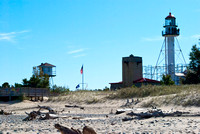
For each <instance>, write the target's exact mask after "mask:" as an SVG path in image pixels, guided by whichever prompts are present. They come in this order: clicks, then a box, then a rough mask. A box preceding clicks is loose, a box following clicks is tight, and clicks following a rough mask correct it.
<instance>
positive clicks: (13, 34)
mask: <svg viewBox="0 0 200 134" xmlns="http://www.w3.org/2000/svg"><path fill="white" fill-rule="evenodd" d="M26 32H29V31H28V30H23V31H19V32H9V33H0V40H6V41H10V42H13V41H14V38H15V37H16V36H17V35H18V34H23V33H26Z"/></svg>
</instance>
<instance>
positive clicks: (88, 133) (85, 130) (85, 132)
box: [83, 126, 96, 134]
mask: <svg viewBox="0 0 200 134" xmlns="http://www.w3.org/2000/svg"><path fill="white" fill-rule="evenodd" d="M83 134H96V132H95V131H94V129H93V128H91V127H89V126H85V127H84V128H83Z"/></svg>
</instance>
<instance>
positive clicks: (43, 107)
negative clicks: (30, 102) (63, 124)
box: [38, 105, 56, 114]
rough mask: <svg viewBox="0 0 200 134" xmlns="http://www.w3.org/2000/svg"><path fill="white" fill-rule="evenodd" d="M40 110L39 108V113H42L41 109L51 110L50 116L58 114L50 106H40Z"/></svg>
mask: <svg viewBox="0 0 200 134" xmlns="http://www.w3.org/2000/svg"><path fill="white" fill-rule="evenodd" d="M38 108H39V110H38V111H40V110H41V109H46V110H49V113H50V114H56V112H55V111H54V110H53V109H52V108H51V107H49V106H40V105H38Z"/></svg>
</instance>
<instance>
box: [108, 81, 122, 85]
mask: <svg viewBox="0 0 200 134" xmlns="http://www.w3.org/2000/svg"><path fill="white" fill-rule="evenodd" d="M122 83H123V82H122V81H120V82H115V83H109V84H122Z"/></svg>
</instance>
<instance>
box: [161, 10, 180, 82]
mask: <svg viewBox="0 0 200 134" xmlns="http://www.w3.org/2000/svg"><path fill="white" fill-rule="evenodd" d="M163 27H164V30H163V31H162V36H163V37H165V73H166V74H168V75H171V78H172V80H173V81H175V50H174V45H175V44H174V42H175V41H174V38H175V37H176V36H179V31H180V30H179V29H178V26H177V25H176V18H175V17H174V16H173V15H172V14H171V12H170V13H169V15H168V16H167V17H166V18H165V25H164V26H163Z"/></svg>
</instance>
